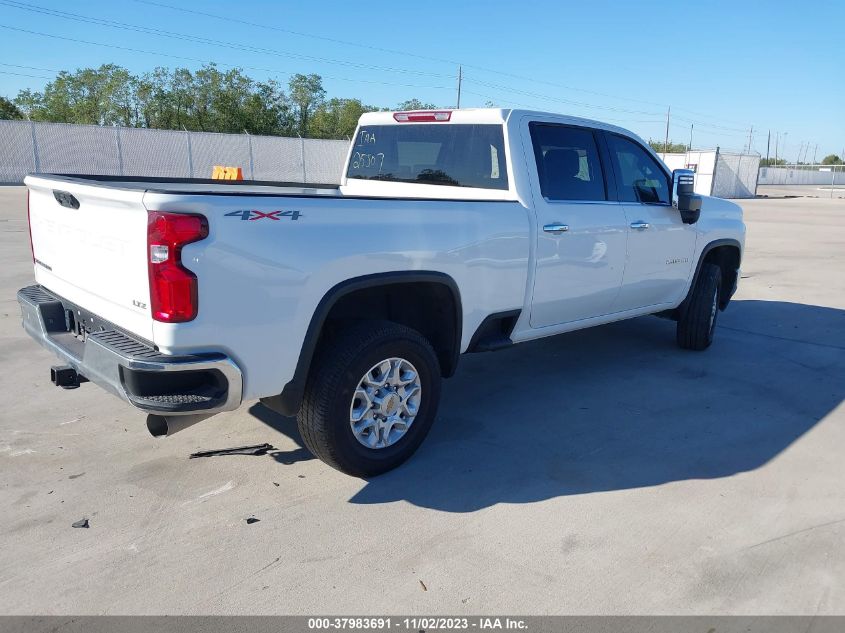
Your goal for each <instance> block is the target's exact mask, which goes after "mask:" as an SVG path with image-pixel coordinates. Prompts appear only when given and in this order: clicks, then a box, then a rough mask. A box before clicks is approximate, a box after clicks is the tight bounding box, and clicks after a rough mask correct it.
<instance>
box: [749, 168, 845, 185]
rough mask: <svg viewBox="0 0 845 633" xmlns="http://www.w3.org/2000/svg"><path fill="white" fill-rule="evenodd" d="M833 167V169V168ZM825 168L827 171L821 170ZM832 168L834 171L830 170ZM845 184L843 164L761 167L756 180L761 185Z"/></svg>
mask: <svg viewBox="0 0 845 633" xmlns="http://www.w3.org/2000/svg"><path fill="white" fill-rule="evenodd" d="M834 168H835V170H834ZM822 169H825V170H827V171H821V170H822ZM831 170H834V171H831ZM834 176H835V178H836V183H835V184H837V185H845V166H843V165H825V166H820V165H801V166H800V167H797V168H796V167H795V166H789V165H787V166H785V167H761V168H760V177H759V179H758V181H757V182H759V183H760V184H761V185H828V186H830V185H831V184H833V180H834Z"/></svg>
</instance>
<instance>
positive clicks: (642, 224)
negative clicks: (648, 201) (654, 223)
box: [631, 221, 651, 231]
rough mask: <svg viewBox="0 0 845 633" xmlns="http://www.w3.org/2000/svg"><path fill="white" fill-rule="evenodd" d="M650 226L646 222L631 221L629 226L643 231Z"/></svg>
mask: <svg viewBox="0 0 845 633" xmlns="http://www.w3.org/2000/svg"><path fill="white" fill-rule="evenodd" d="M650 226H651V225H650V224H649V223H648V222H642V221H640V222H631V228H632V229H634V230H637V231H645V230H646V229H647V228H649V227H650Z"/></svg>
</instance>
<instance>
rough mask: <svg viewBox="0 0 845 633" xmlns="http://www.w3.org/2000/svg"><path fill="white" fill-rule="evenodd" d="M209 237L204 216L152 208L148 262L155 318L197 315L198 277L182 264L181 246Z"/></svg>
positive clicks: (181, 318)
mask: <svg viewBox="0 0 845 633" xmlns="http://www.w3.org/2000/svg"><path fill="white" fill-rule="evenodd" d="M207 236H208V222H207V221H206V219H205V218H204V217H203V216H201V215H188V214H183V213H162V212H161V211H151V212H150V215H149V221H148V224H147V262H148V263H147V265H148V267H149V272H150V306H151V308H152V313H153V319H155V320H156V321H162V322H164V323H184V322H185V321H190V320H191V319H193V318H194V317H196V316H197V276H196V275H195V274H194V273H192V272H191V271H190V270H188V269H187V268H185V267H184V266H183V265H182V247H183V246H185V244H190V243H191V242H197V241H199V240H201V239H204V238H205V237H207Z"/></svg>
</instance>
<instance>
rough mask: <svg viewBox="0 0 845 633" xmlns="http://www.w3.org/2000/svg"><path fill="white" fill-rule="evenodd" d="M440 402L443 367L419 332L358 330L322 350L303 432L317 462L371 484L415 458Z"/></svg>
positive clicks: (389, 327)
mask: <svg viewBox="0 0 845 633" xmlns="http://www.w3.org/2000/svg"><path fill="white" fill-rule="evenodd" d="M439 400H440V366H439V363H438V361H437V356H436V355H435V353H434V350H433V349H432V348H431V344H430V343H429V342H428V341H427V340H426V339H425V338H424V337H423V336H422V335H421V334H420V333H419V332H417V331H416V330H412V329H411V328H408V327H405V326H403V325H399V324H397V323H392V322H386V321H380V322H363V323H357V324H354V325H351V326H349V327H348V328H346V329H344V330H342V331H341V332H340V333H339V334H336V335H335V336H333V337H331V338H329V339H328V340H327V341H326V342H325V343H324V344H323V345H322V349H321V350H320V353H319V354H318V357H317V359H316V361H315V366H314V368H313V371H312V373H311V378H310V379H309V381H308V385H307V386H306V390H305V398H304V400H303V402H302V407H301V409H300V412H299V415H298V416H297V424H298V426H299V432H300V433H301V435H302V439H303V442H304V443H305V446H306V447H307V448H308V450H310V451H311V452H312V453H314V455H315V456H317V457H319V458H320V459H321V460H323V461H324V462H326V463H327V464H328V465H329V466H332V467H334V468H337V469H338V470H340V471H341V472H344V473H346V474H348V475H353V476H356V477H368V476H373V475H379V474H381V473H384V472H387V471H388V470H391V469H393V468H396V467H397V466H399V465H400V464H401V463H402V462H404V461H405V460H407V459H408V458H409V457H410V456H411V455H413V453H414V452H415V451H416V450H417V448H419V446H420V444H421V443H422V441H423V440H424V439H425V436H426V435H427V434H428V431H429V429H430V428H431V425H432V423H433V422H434V416H435V414H436V412H437V405H438V402H439Z"/></svg>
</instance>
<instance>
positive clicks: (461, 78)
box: [457, 66, 464, 110]
mask: <svg viewBox="0 0 845 633" xmlns="http://www.w3.org/2000/svg"><path fill="white" fill-rule="evenodd" d="M463 80H464V73H463V69H462V68H461V66H458V106H457V109H458V110H460V109H461V82H463Z"/></svg>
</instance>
